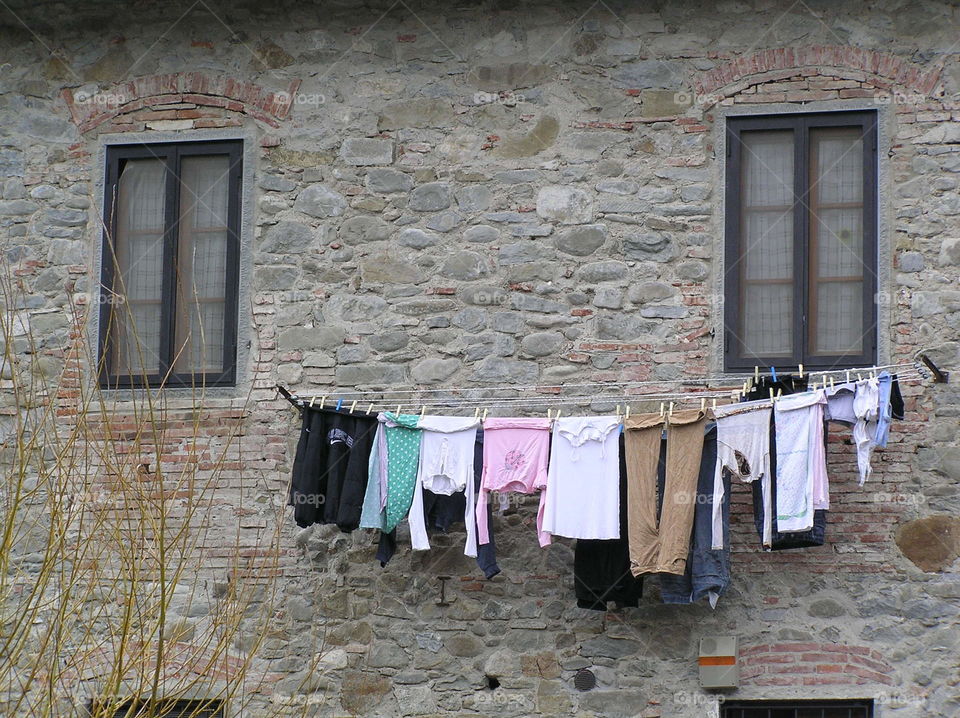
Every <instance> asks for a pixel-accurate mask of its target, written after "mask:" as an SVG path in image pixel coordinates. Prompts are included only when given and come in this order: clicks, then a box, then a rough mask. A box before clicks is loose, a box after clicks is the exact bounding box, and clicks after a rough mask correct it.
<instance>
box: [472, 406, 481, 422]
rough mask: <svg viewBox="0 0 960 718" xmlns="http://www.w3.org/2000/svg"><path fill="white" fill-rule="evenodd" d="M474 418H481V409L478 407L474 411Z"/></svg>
mask: <svg viewBox="0 0 960 718" xmlns="http://www.w3.org/2000/svg"><path fill="white" fill-rule="evenodd" d="M473 418H474V419H479V418H480V407H479V406H478V407H477V408H476V409H474V410H473Z"/></svg>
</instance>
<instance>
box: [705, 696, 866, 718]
mask: <svg viewBox="0 0 960 718" xmlns="http://www.w3.org/2000/svg"><path fill="white" fill-rule="evenodd" d="M758 708H760V709H763V708H766V709H767V710H768V712H769V711H774V710H776V711H779V712H781V713H782V712H783V711H791V710H792V711H794V715H796V711H799V710H810V709H817V708H820V709H825V708H848V709H850V711H852V710H853V709H855V708H856V709H860V710H861V711H863V712H862V713H859V714H854V713H850V715H853V716H855V718H860V717H861V716H862V718H873V708H874V706H873V699H872V698H866V699H864V698H848V699H830V700H810V699H805V698H796V699H784V700H757V701H739V700H728V701H724V702H723V703H721V704H720V718H740V715H741V713H740V712H739V711H743V710H756V709H758ZM768 715H769V713H768Z"/></svg>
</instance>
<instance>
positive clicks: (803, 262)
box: [723, 110, 879, 371]
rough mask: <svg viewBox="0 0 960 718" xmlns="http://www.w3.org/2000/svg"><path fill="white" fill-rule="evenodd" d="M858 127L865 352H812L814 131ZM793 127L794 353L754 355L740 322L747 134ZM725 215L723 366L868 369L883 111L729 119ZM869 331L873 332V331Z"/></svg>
mask: <svg viewBox="0 0 960 718" xmlns="http://www.w3.org/2000/svg"><path fill="white" fill-rule="evenodd" d="M841 127H860V128H861V134H862V136H863V149H864V152H863V257H864V265H865V269H864V272H863V317H862V326H863V328H864V330H865V334H864V337H863V351H862V352H861V353H859V354H845V355H814V354H811V353H810V352H809V349H810V345H811V341H810V337H809V333H810V330H811V327H812V324H811V323H810V321H809V320H808V312H809V309H810V289H811V276H810V264H811V257H810V252H809V248H810V242H811V234H810V231H811V228H810V211H809V199H810V198H809V193H810V184H811V179H810V178H811V175H810V171H811V169H812V167H811V165H812V163H811V160H810V151H809V149H810V141H809V140H810V131H811V130H816V129H820V128H841ZM763 130H793V132H794V163H793V165H794V169H793V173H794V178H793V186H794V205H795V207H796V208H797V209H798V210H800V211H795V212H794V213H793V214H794V216H793V236H794V246H793V267H794V286H793V303H794V308H795V311H794V313H793V328H792V332H793V352H792V355H791V356H789V357H785V356H778V357H769V356H767V357H764V356H754V355H753V354H751V353H750V352H748V351H747V350H746V348H745V347H744V346H743V342H742V337H741V336H740V332H739V327H740V320H741V317H742V302H743V299H742V297H743V289H742V282H741V273H742V266H743V263H742V262H741V261H740V259H741V257H742V255H743V251H744V249H745V248H744V247H743V246H742V245H743V240H742V237H741V232H740V230H741V224H742V210H741V208H742V202H741V200H742V197H743V176H742V166H743V165H742V152H743V150H742V147H743V143H742V140H741V134H742V133H743V132H745V131H746V132H749V131H763ZM726 143H727V148H726V149H727V152H726V154H727V162H726V188H725V202H726V211H725V212H726V216H725V220H724V238H725V239H724V265H725V266H724V300H725V301H724V312H723V314H724V368H725V370H727V371H746V370H749V369H752V368H753V367H754V366H762V367H769V366H783V367H784V368H790V367H796V366H797V365H799V364H803V365H804V368H809V369H821V370H827V369H835V368H845V367H861V366H870V365H873V364H874V363H875V362H876V358H877V328H878V315H877V302H876V295H877V276H878V270H879V254H878V236H877V232H878V226H877V225H878V222H877V218H878V212H877V209H878V204H877V203H878V190H879V188H878V167H877V163H878V157H877V113H876V112H875V111H872V110H857V111H849V112H847V111H842V112H841V111H838V112H817V113H806V114H805V113H797V114H792V113H791V114H780V115H749V116H737V117H728V118H727V125H726ZM868 329H869V331H867V330H868Z"/></svg>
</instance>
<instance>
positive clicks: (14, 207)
mask: <svg viewBox="0 0 960 718" xmlns="http://www.w3.org/2000/svg"><path fill="white" fill-rule="evenodd" d="M38 209H40V205H38V204H37V203H36V202H31V201H29V200H26V199H11V200H2V201H0V215H7V216H13V217H22V216H24V215H27V214H33V213H34V212H36V211H37V210H38Z"/></svg>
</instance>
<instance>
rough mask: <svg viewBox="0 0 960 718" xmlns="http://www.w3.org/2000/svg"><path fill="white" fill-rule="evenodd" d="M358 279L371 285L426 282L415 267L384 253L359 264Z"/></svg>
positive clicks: (424, 277) (421, 273)
mask: <svg viewBox="0 0 960 718" xmlns="http://www.w3.org/2000/svg"><path fill="white" fill-rule="evenodd" d="M360 277H361V279H362V280H363V281H364V282H369V283H373V284H420V283H421V282H423V281H425V280H426V276H425V275H424V274H423V272H421V271H420V270H419V269H418V268H417V266H416V265H414V264H411V263H410V262H405V261H404V260H402V259H398V258H397V257H395V256H393V255H392V254H390V253H386V252H385V253H381V254H376V255H373V256H370V257H368V258H366V259H364V260H363V261H362V262H360Z"/></svg>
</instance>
